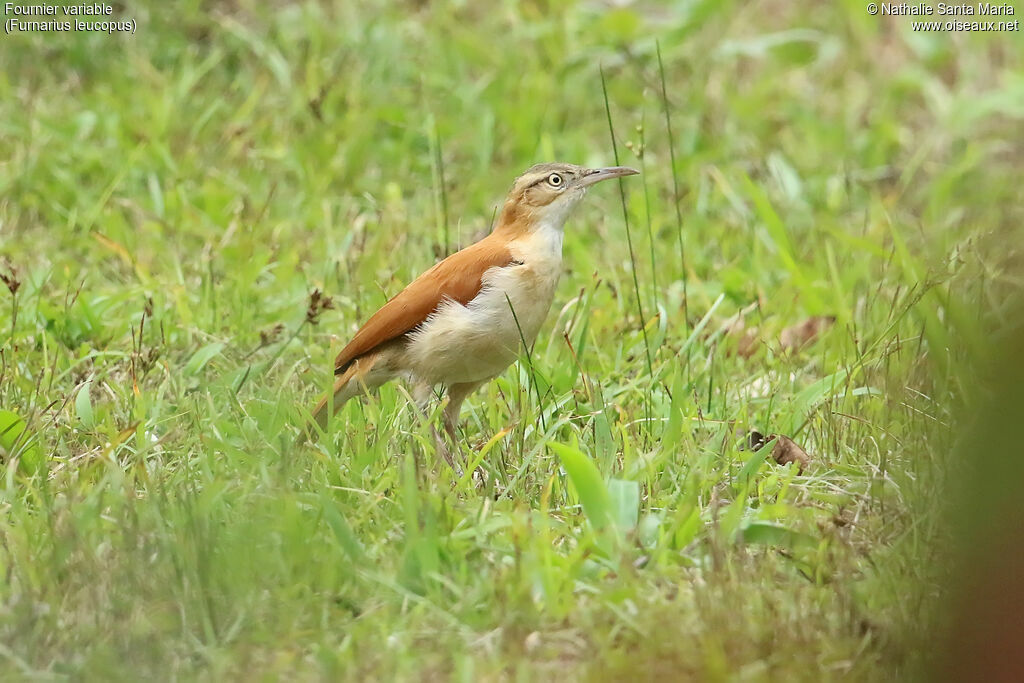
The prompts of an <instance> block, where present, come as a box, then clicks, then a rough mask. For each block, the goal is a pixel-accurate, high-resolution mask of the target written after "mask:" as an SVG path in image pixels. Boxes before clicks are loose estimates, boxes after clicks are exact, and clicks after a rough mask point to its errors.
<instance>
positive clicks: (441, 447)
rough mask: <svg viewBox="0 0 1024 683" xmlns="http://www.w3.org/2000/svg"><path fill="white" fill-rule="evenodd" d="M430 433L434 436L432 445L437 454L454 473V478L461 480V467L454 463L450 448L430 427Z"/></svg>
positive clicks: (435, 430)
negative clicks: (435, 447) (435, 448)
mask: <svg viewBox="0 0 1024 683" xmlns="http://www.w3.org/2000/svg"><path fill="white" fill-rule="evenodd" d="M430 431H431V432H433V434H434V444H435V445H436V446H437V452H438V453H440V454H441V457H443V458H444V459H445V462H447V463H448V464H449V465H450V466H451V468H452V470H453V471H454V472H455V476H456V478H458V479H462V475H463V469H462V466H461V465H459V463H457V462H456V461H455V457H454V456H453V455H452V451H451V448H449V447H448V444H447V443H445V440H444V438H442V436H441V435H440V434H439V433H438V431H437V429H435V428H433V427H431V429H430Z"/></svg>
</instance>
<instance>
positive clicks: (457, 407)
mask: <svg viewBox="0 0 1024 683" xmlns="http://www.w3.org/2000/svg"><path fill="white" fill-rule="evenodd" d="M481 384H483V382H465V383H462V384H452V385H451V386H449V387H448V405H446V406H445V407H444V414H443V416H442V417H443V422H444V430H445V431H446V432H448V436H449V437H450V438H451V442H452V445H453V446H455V447H456V448H458V445H459V437H458V434H457V433H456V431H455V430H456V428H457V427H458V424H459V412H461V410H462V402H463V401H465V400H466V397H467V396H469V395H470V394H472V393H473V392H474V391H476V389H477V387H479V386H480V385H481Z"/></svg>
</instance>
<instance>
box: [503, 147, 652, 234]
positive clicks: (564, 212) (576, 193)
mask: <svg viewBox="0 0 1024 683" xmlns="http://www.w3.org/2000/svg"><path fill="white" fill-rule="evenodd" d="M636 173H638V171H636V170H634V169H632V168H628V167H626V166H612V167H609V168H584V167H582V166H576V165H575V164H563V163H550V164H537V165H536V166H532V167H530V168H529V169H528V170H527V171H526V172H525V173H523V174H522V175H521V176H519V177H518V178H516V181H515V183H513V185H512V189H511V190H509V193H508V197H507V198H506V199H505V206H504V208H503V209H502V213H501V221H500V223H501V224H505V225H510V226H511V225H519V226H520V227H527V228H529V227H534V226H537V225H541V224H545V225H549V226H551V227H554V228H556V229H558V228H561V227H562V225H563V224H564V223H565V220H566V218H568V217H569V214H570V213H571V212H572V210H573V208H574V207H575V206H576V205H577V204H579V203H580V200H581V199H583V196H584V195H585V194H586V193H587V188H589V187H590V186H591V185H593V184H595V183H599V182H601V181H602V180H608V179H610V178H621V177H622V176H627V175H634V174H636Z"/></svg>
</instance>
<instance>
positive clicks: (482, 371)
mask: <svg viewBox="0 0 1024 683" xmlns="http://www.w3.org/2000/svg"><path fill="white" fill-rule="evenodd" d="M510 247H511V251H512V256H513V257H514V258H515V259H516V260H517V261H521V262H522V265H511V266H506V267H504V268H491V269H490V270H488V271H487V272H486V273H485V274H484V277H483V287H482V288H481V290H480V293H479V294H477V296H476V297H475V298H474V299H473V300H472V301H470V302H469V304H468V305H466V306H463V305H461V304H459V303H458V302H455V301H448V302H445V303H444V304H442V305H441V306H440V307H438V309H437V311H435V312H434V313H433V314H432V315H431V316H430V317H429V318H428V319H427V321H426V322H425V323H424V324H423V325H422V326H421V327H420V329H419V330H417V331H416V332H415V333H414V334H413V335H412V338H411V341H410V344H409V347H408V358H409V361H410V366H411V367H412V368H413V374H415V375H417V376H418V377H419V378H420V379H422V380H424V381H426V382H427V383H430V384H456V383H462V382H480V381H483V380H487V379H490V378H492V377H494V376H496V375H498V374H500V373H501V372H502V371H504V370H505V368H507V367H508V366H509V365H511V364H512V362H513V361H515V359H516V358H517V356H518V355H519V349H520V347H521V345H522V344H521V342H522V341H523V340H525V342H526V343H527V344H532V343H533V340H534V339H536V337H537V333H538V332H539V331H540V328H541V325H542V324H543V323H544V319H545V318H546V317H547V314H548V310H549V309H550V308H551V301H552V299H553V298H554V294H555V286H556V285H557V284H558V277H559V275H560V274H561V265H562V231H561V230H560V229H557V228H554V227H548V226H539V227H538V228H537V229H535V230H534V231H532V232H531V233H530V234H529V235H527V236H525V237H522V238H520V239H518V240H516V241H515V242H514V243H512V244H511V245H510ZM513 311H514V312H515V314H514V315H513Z"/></svg>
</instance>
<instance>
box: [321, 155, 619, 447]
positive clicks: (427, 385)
mask: <svg viewBox="0 0 1024 683" xmlns="http://www.w3.org/2000/svg"><path fill="white" fill-rule="evenodd" d="M637 173H638V171H637V170H635V169H632V168H628V167H625V166H612V167H607V168H584V167H582V166H577V165H575V164H568V163H541V164H536V165H534V166H532V167H530V168H529V169H527V170H526V171H525V172H524V173H522V174H521V175H519V176H518V177H517V178H516V179H515V181H514V182H513V184H512V188H511V189H510V190H509V192H508V195H507V197H506V199H505V202H504V205H503V206H502V209H501V212H500V214H499V215H498V218H497V221H495V223H494V227H493V229H492V230H491V232H490V234H488V235H487V236H486V237H484V238H483V239H481V240H480V241H479V242H476V243H475V244H472V245H470V246H468V247H466V248H464V249H462V250H461V251H458V252H456V253H454V254H452V255H450V256H448V257H447V258H445V259H444V260H442V261H440V262H439V263H437V264H436V265H434V266H433V267H432V268H430V269H429V270H427V271H426V272H424V273H423V274H422V275H420V276H419V277H417V278H416V279H415V280H413V282H412V283H411V284H409V285H408V286H407V287H406V288H405V289H403V290H402V291H401V292H399V293H398V294H397V295H396V296H394V297H393V298H392V299H390V300H389V301H388V302H387V303H385V304H384V305H383V306H382V307H381V308H380V310H378V311H377V312H376V313H374V314H373V315H372V316H370V318H369V319H368V320H367V321H366V322H365V323H364V324H363V326H362V327H360V328H359V330H358V331H357V332H356V333H355V335H354V336H353V337H352V339H351V341H349V342H348V344H347V345H346V346H345V347H344V348H343V349H342V350H341V351H340V352H339V353H338V355H337V357H336V358H335V361H334V375H335V379H334V386H333V389H332V391H331V392H329V393H328V394H327V395H325V396H324V397H323V398H322V399H321V400H320V402H319V403H318V404H317V406H316V407H315V408H314V410H313V412H312V416H313V418H314V419H315V421H316V423H317V424H318V425H319V426H320V429H321V430H326V429H327V420H328V416H329V414H331V412H332V411H333V412H337V411H338V410H339V409H340V408H341V407H342V406H343V405H344V404H345V402H346V401H348V400H349V399H351V398H353V397H355V396H357V395H360V394H365V393H372V392H374V391H375V390H376V389H377V388H378V387H380V386H381V385H382V384H384V383H386V382H388V381H391V380H393V379H396V378H405V379H407V380H409V381H410V382H411V385H412V397H413V399H414V400H415V401H416V403H417V404H418V405H420V406H421V407H422V406H425V405H426V404H427V402H428V401H429V400H430V398H431V396H432V395H433V391H434V388H435V387H438V386H440V387H443V389H444V390H445V391H446V393H447V398H448V403H447V405H446V406H445V407H444V409H443V412H442V418H443V423H444V429H445V431H446V432H447V433H448V436H449V437H450V438H451V440H452V442H453V443H457V437H456V426H457V424H458V418H459V413H460V411H461V408H462V403H463V401H465V399H466V397H468V396H469V395H470V394H472V393H473V391H475V390H476V389H477V388H479V387H480V386H481V385H483V384H484V383H486V382H488V381H490V380H491V379H493V378H495V377H497V376H498V375H500V374H501V373H502V372H504V371H505V369H506V368H508V367H509V366H510V365H511V364H512V363H513V362H515V360H516V359H517V358H518V357H519V354H520V351H521V349H522V348H523V346H524V345H525V346H526V347H527V348H528V347H529V346H530V345H531V344H532V343H533V342H534V340H535V339H536V337H537V334H538V332H539V331H540V328H541V326H542V324H543V322H544V319H545V318H546V317H547V314H548V309H549V308H550V307H551V303H552V301H553V299H554V294H555V287H556V285H557V284H558V280H559V277H560V275H561V270H562V241H563V235H564V233H563V228H564V225H565V222H566V220H567V219H568V218H569V215H570V214H571V213H572V211H573V209H574V208H575V207H576V206H577V205H578V204H579V203H580V201H581V200H582V199H583V197H584V195H586V193H587V190H588V189H589V188H590V187H591V186H592V185H594V184H596V183H599V182H601V181H604V180H609V179H612V178H621V177H624V176H630V175H635V174H637ZM433 432H434V436H435V438H436V439H437V440H438V445H439V447H440V450H441V452H442V454H443V455H444V457H445V459H446V460H447V461H448V462H449V464H451V465H452V466H453V467H454V466H455V464H454V461H453V460H452V458H451V455H450V453H449V451H448V450H447V448H445V447H444V444H443V442H442V441H441V439H440V435H439V434H438V433H437V430H436V429H434V430H433Z"/></svg>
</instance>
